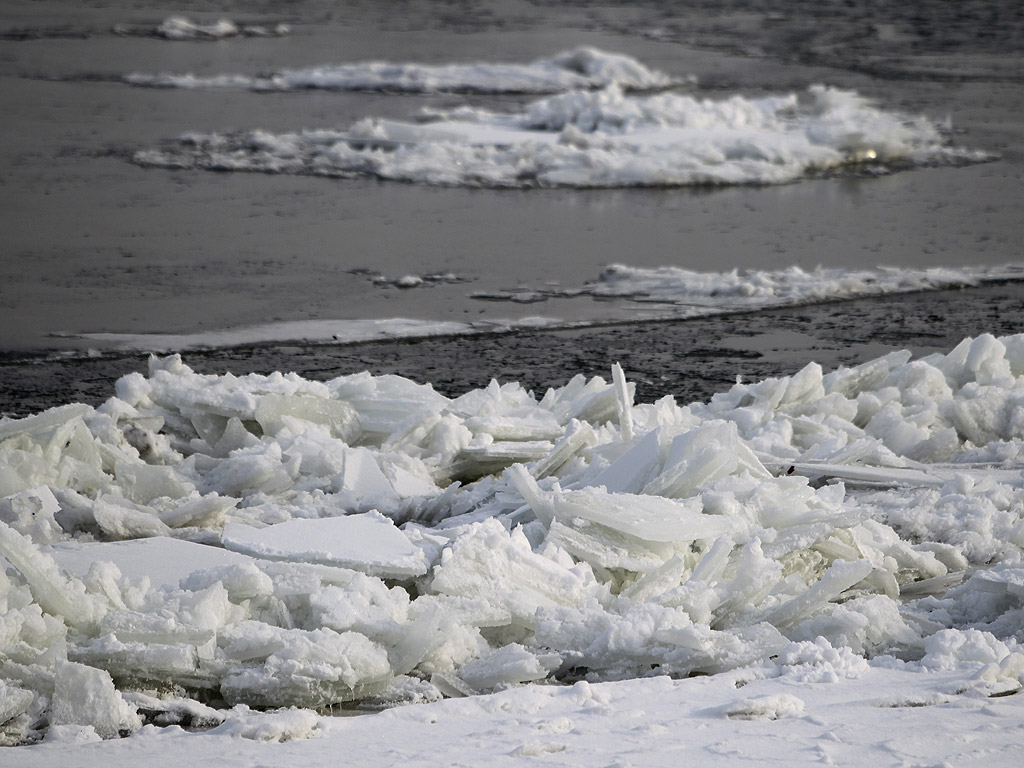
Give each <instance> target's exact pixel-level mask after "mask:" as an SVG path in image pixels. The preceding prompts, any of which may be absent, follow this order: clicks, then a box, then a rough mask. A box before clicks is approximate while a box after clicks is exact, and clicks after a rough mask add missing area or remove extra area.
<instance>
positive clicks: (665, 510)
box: [509, 471, 735, 542]
mask: <svg viewBox="0 0 1024 768" xmlns="http://www.w3.org/2000/svg"><path fill="white" fill-rule="evenodd" d="M509 477H510V478H511V479H512V481H513V483H515V485H516V487H517V488H518V489H519V490H520V492H523V489H526V493H523V495H524V497H525V496H527V494H530V495H532V496H538V497H539V498H540V499H541V500H543V502H544V503H546V504H548V505H550V508H551V509H552V510H553V512H554V515H555V517H556V518H559V519H562V518H565V519H572V518H579V519H582V520H589V521H590V522H593V523H598V524H600V525H604V526H607V527H608V528H611V529H612V530H616V531H619V532H621V533H625V534H628V535H630V536H635V537H636V538H638V539H643V540H645V541H651V542H680V541H697V540H698V539H713V538H717V537H718V536H721V535H723V534H726V533H729V532H730V531H732V530H733V529H734V527H735V524H734V522H733V521H732V520H730V519H729V518H727V517H722V516H718V515H706V514H704V513H703V511H702V510H703V506H702V504H701V500H700V499H699V498H690V499H666V498H662V497H660V496H640V495H637V494H631V493H608V492H607V491H605V489H604V488H581V489H579V490H576V491H561V492H554V493H547V492H545V491H543V490H541V489H540V488H539V487H538V486H537V484H536V482H535V481H534V480H533V478H531V477H530V476H529V474H527V473H526V472H525V471H522V472H518V471H516V472H510V475H509Z"/></svg>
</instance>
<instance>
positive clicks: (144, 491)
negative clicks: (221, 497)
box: [114, 461, 196, 504]
mask: <svg viewBox="0 0 1024 768" xmlns="http://www.w3.org/2000/svg"><path fill="white" fill-rule="evenodd" d="M114 474H115V476H116V477H117V483H118V485H119V487H120V488H121V491H122V492H123V494H124V496H125V497H126V498H128V499H130V500H131V501H134V502H137V503H139V504H148V503H149V502H151V501H152V500H153V499H156V498H159V497H161V496H166V497H168V498H172V499H181V498H184V497H186V496H188V495H189V494H191V493H192V492H193V491H195V489H196V487H195V486H194V485H193V484H192V483H190V482H189V481H188V480H186V479H184V478H183V477H181V474H180V473H179V472H178V471H177V470H176V469H175V468H174V467H165V466H153V465H150V464H128V463H127V462H123V461H119V462H117V465H116V466H115V469H114Z"/></svg>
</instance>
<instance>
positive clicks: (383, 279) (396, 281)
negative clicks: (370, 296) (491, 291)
mask: <svg viewBox="0 0 1024 768" xmlns="http://www.w3.org/2000/svg"><path fill="white" fill-rule="evenodd" d="M470 279H471V278H468V277H463V276H462V275H457V274H455V273H454V272H429V273H427V274H424V275H413V274H409V275H402V276H401V277H396V278H390V277H387V276H386V275H373V282H374V283H375V284H376V285H381V286H394V287H395V288H419V287H420V286H423V285H428V286H429V285H443V284H453V283H465V282H468V281H469V280H470Z"/></svg>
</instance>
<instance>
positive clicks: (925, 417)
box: [0, 335, 1024, 754]
mask: <svg viewBox="0 0 1024 768" xmlns="http://www.w3.org/2000/svg"><path fill="white" fill-rule="evenodd" d="M1022 445H1024V335H1019V336H1012V337H1005V338H995V337H992V336H989V335H983V336H979V337H977V338H973V339H965V340H964V341H963V342H962V343H961V344H960V345H958V346H957V347H956V348H955V349H953V350H951V351H950V352H949V353H948V354H934V355H930V356H928V357H925V358H922V359H918V360H913V359H911V355H910V353H904V352H897V353H893V354H890V355H887V356H885V357H882V358H879V359H876V360H873V361H870V362H867V363H864V364H862V365H858V366H856V367H852V368H841V369H838V370H836V371H832V372H829V373H826V372H824V371H823V370H822V369H821V367H820V366H818V365H816V364H810V365H808V366H807V367H805V368H804V369H802V370H801V371H799V372H798V373H796V374H794V375H792V376H788V377H783V378H777V379H767V380H764V381H760V382H753V383H738V384H736V385H735V386H734V387H733V388H732V389H730V390H729V391H727V392H722V393H720V394H718V395H716V396H715V397H713V398H712V399H711V400H710V401H709V402H706V403H691V404H688V405H685V406H681V405H679V404H677V403H675V402H674V401H673V400H672V399H671V398H664V399H662V400H659V401H658V402H656V403H636V402H634V396H633V390H632V387H631V386H630V385H629V383H628V377H627V376H626V375H625V373H624V372H623V371H621V370H620V369H618V367H617V366H616V368H615V369H613V371H612V375H611V380H610V381H606V380H604V379H603V378H600V377H596V378H592V379H586V378H585V377H583V376H577V377H575V378H573V379H572V380H570V381H569V382H567V383H566V384H565V385H564V386H561V387H557V388H552V389H549V390H548V391H547V392H545V393H542V394H540V395H539V396H538V395H537V394H534V393H532V392H529V391H526V390H524V389H523V388H522V387H521V386H519V385H518V384H516V383H505V384H501V383H499V382H497V381H495V382H492V383H491V384H490V385H488V386H487V387H485V388H482V389H476V390H472V391H469V392H466V393H465V394H463V395H461V396H460V397H457V398H448V397H444V396H442V395H440V394H438V393H437V392H435V391H434V390H433V389H432V388H431V387H430V386H429V385H424V384H417V383H414V382H412V381H409V380H407V379H403V378H401V377H397V376H374V375H372V374H370V373H362V374H356V375H351V376H343V377H340V378H336V379H333V380H330V381H326V382H316V381H309V380H305V379H303V378H301V377H299V376H296V375H294V374H280V373H275V374H271V375H265V376H264V375H247V376H237V377H236V376H232V375H223V376H211V375H200V374H196V373H194V372H193V371H192V370H191V369H189V368H188V366H186V365H185V364H184V363H183V362H182V360H181V359H180V358H179V357H177V356H172V357H167V358H163V359H159V358H156V357H154V358H151V361H150V366H149V371H148V373H147V374H146V375H143V374H142V373H133V374H130V375H128V376H125V377H124V378H122V379H121V380H119V381H118V382H117V385H116V387H115V392H114V395H113V396H112V397H111V398H110V399H109V400H108V401H107V402H106V403H104V404H103V405H101V406H100V407H98V408H92V407H89V406H85V405H80V404H74V405H68V406H62V407H59V408H54V409H51V410H49V411H45V412H43V413H40V414H36V415H34V416H30V417H27V418H24V419H18V420H5V421H2V422H0V497H2V501H0V558H2V560H0V562H2V563H3V565H4V568H3V570H2V571H0V606H2V608H3V610H2V611H0V695H2V696H0V717H2V718H3V719H2V720H0V738H2V739H3V741H4V743H7V744H19V743H25V742H33V741H37V740H39V739H42V738H44V736H45V738H46V739H48V740H53V741H56V742H62V741H63V742H68V743H72V742H73V743H78V742H88V741H94V740H96V739H97V738H105V739H109V738H112V737H116V736H120V735H125V734H127V733H131V732H135V731H139V730H140V729H142V730H143V731H145V728H149V727H152V725H171V724H185V725H196V726H205V727H212V726H217V732H218V733H225V734H235V735H239V736H242V737H243V738H255V739H263V738H266V739H285V738H294V737H296V736H301V735H302V734H306V735H309V734H311V733H313V732H314V731H319V730H321V729H322V728H323V727H324V725H323V721H322V720H321V719H319V718H317V717H316V716H315V715H314V714H312V713H310V712H305V711H303V710H309V709H313V710H325V709H329V708H331V707H333V706H335V705H339V704H345V705H346V706H356V707H367V708H371V709H377V708H381V707H388V706H394V705H395V704H399V703H412V702H423V701H436V700H438V699H440V698H442V697H445V696H449V697H450V696H474V695H475V694H480V693H486V692H488V691H495V690H501V689H504V688H508V687H514V686H517V685H521V684H524V683H528V682H537V681H545V682H548V683H564V684H570V683H576V686H573V687H572V688H568V689H565V690H577V692H579V690H582V689H578V688H577V686H579V685H586V683H587V682H589V683H596V682H601V681H612V680H623V679H627V678H636V677H645V678H646V677H651V676H668V677H672V678H685V677H687V676H692V675H701V674H707V675H721V674H737V671H740V670H745V672H744V674H746V675H748V680H752V679H766V678H769V677H781V678H783V679H790V680H792V682H794V683H812V682H814V683H820V682H836V681H840V680H859V679H860V678H864V679H868V678H870V676H871V675H872V674H877V675H881V676H882V677H883V678H884V677H885V675H886V674H888V671H893V672H892V674H893V675H895V674H896V672H897V671H898V672H899V674H907V673H914V674H919V675H939V676H940V677H941V676H944V677H941V680H940V677H935V678H934V679H935V680H939V681H940V683H941V685H940V684H939V683H936V685H938V686H939V687H937V688H936V687H934V686H933V687H932V688H929V694H928V695H929V696H930V697H931V698H930V699H929V701H928V702H925V703H930V704H941V703H943V702H950V701H954V700H955V697H957V696H961V695H967V693H966V692H970V695H971V696H975V697H981V698H984V697H988V696H1002V695H1007V694H1008V693H1014V692H1016V691H1017V690H1018V689H1020V687H1021V682H1022V675H1024V651H1022V649H1021V646H1020V644H1021V642H1022V640H1024V632H1022V629H1021V622H1020V617H1021V615H1022V612H1024V565H1022V553H1024V516H1022V515H1024V462H1022V461H1021V460H1020V448H1021V446H1022ZM886 679H888V678H886ZM577 681H586V682H577ZM751 685H753V683H751ZM933 688H934V690H933ZM652 690H653V689H652ZM792 690H793V689H789V690H780V689H779V688H774V689H770V690H762V691H761V692H758V690H757V688H756V686H755V687H754V688H752V689H751V690H750V691H744V692H743V694H742V695H740V696H735V695H734V696H733V697H732V698H729V699H726V700H721V701H720V702H719V703H718V704H714V703H713V702H709V703H708V704H707V706H708V707H709V709H708V712H710V713H712V714H713V715H714V716H715V717H719V718H724V719H734V720H737V719H738V720H742V719H768V720H771V719H775V718H799V717H802V713H804V712H805V711H806V710H807V709H808V708H809V707H811V706H813V705H812V704H810V703H809V700H808V697H807V696H805V695H804V691H802V690H801V691H799V693H800V695H799V696H796V695H794V694H793V693H792ZM734 693H735V691H734ZM543 695H551V694H543ZM814 696H815V694H813V693H811V694H810V697H811V698H810V701H811V702H813V700H814ZM886 701H888V700H886ZM886 701H881V702H880V703H878V704H877V706H879V707H900V706H918V705H919V704H920V702H919V703H918V704H915V703H913V702H902V703H901V700H897V699H893V700H892V701H888V703H886ZM250 707H255V708H270V709H277V708H283V707H299V708H300V710H282V711H279V712H277V713H271V714H268V715H259V714H257V713H255V712H253V711H251V710H250V709H249V708H250ZM524 754H526V753H524ZM530 754H532V752H531V753H530Z"/></svg>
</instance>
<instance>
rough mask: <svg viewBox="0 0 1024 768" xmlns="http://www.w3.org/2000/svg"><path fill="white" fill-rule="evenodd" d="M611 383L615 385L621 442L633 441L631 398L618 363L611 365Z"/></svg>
mask: <svg viewBox="0 0 1024 768" xmlns="http://www.w3.org/2000/svg"><path fill="white" fill-rule="evenodd" d="M612 381H613V382H614V384H615V400H616V404H617V405H618V409H619V430H620V431H621V433H622V442H624V443H628V442H629V441H630V440H632V439H633V396H632V395H631V394H630V392H629V385H628V384H627V383H626V374H625V373H623V372H622V366H621V365H619V364H618V363H613V364H612Z"/></svg>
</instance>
